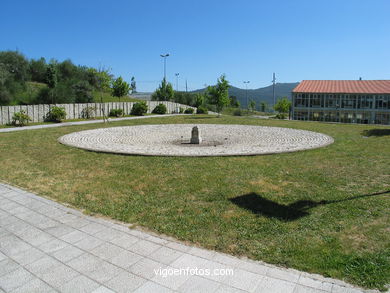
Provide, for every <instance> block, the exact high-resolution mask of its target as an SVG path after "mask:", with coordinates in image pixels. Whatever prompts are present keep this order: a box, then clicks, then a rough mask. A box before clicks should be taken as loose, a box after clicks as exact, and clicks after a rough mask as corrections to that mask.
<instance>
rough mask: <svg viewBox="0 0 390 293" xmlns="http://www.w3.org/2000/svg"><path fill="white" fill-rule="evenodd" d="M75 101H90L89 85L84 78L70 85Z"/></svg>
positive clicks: (91, 98) (91, 99)
mask: <svg viewBox="0 0 390 293" xmlns="http://www.w3.org/2000/svg"><path fill="white" fill-rule="evenodd" d="M72 90H73V92H74V96H75V103H92V102H93V97H92V94H91V86H90V84H89V83H88V82H87V81H86V80H81V81H79V82H77V83H75V84H74V85H73V86H72Z"/></svg>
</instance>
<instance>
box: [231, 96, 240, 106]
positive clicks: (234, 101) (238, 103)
mask: <svg viewBox="0 0 390 293" xmlns="http://www.w3.org/2000/svg"><path fill="white" fill-rule="evenodd" d="M229 99H230V106H231V107H233V108H239V107H240V102H239V101H238V99H237V97H236V96H230V98H229Z"/></svg>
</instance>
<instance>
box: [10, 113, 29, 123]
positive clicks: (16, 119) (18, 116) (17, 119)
mask: <svg viewBox="0 0 390 293" xmlns="http://www.w3.org/2000/svg"><path fill="white" fill-rule="evenodd" d="M29 121H31V118H30V116H28V115H27V114H26V111H24V110H22V111H20V112H16V113H14V115H13V116H12V125H15V126H24V125H27V124H28V122H29Z"/></svg>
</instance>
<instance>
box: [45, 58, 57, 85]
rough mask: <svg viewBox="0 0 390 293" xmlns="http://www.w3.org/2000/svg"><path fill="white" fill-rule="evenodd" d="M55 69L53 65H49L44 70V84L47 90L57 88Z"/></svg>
mask: <svg viewBox="0 0 390 293" xmlns="http://www.w3.org/2000/svg"><path fill="white" fill-rule="evenodd" d="M57 82H58V77H57V67H56V64H55V63H50V64H49V66H48V67H47V69H46V84H47V86H48V87H49V88H51V89H54V88H55V87H56V86H57Z"/></svg>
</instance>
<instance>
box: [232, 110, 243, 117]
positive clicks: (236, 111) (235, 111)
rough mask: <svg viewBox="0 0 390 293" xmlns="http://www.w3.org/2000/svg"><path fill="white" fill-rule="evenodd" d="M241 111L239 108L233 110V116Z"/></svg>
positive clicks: (238, 114)
mask: <svg viewBox="0 0 390 293" xmlns="http://www.w3.org/2000/svg"><path fill="white" fill-rule="evenodd" d="M241 115H242V113H241V109H236V110H234V111H233V116H241Z"/></svg>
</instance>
